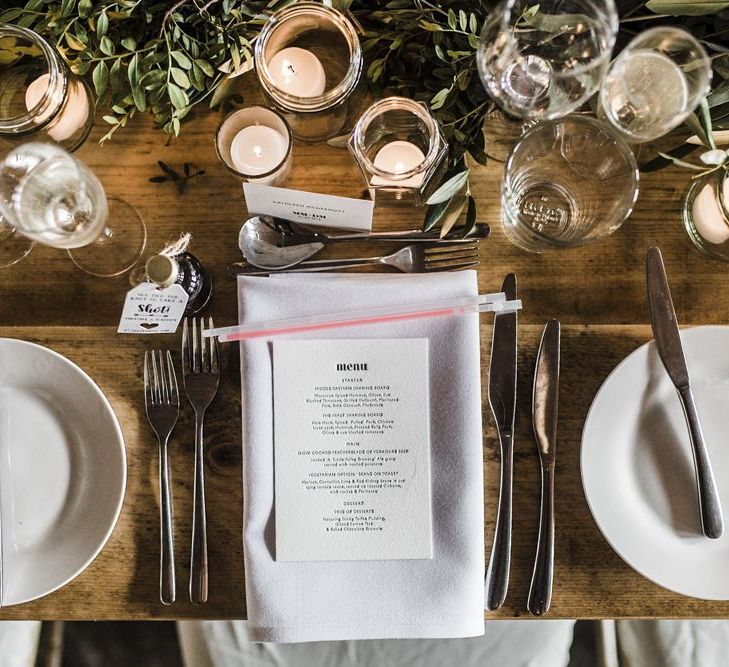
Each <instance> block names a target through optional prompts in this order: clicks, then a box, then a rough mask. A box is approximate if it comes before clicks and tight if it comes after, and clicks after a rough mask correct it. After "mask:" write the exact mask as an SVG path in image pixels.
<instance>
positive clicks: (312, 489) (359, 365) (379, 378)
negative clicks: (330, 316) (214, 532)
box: [273, 338, 433, 561]
mask: <svg viewBox="0 0 729 667" xmlns="http://www.w3.org/2000/svg"><path fill="white" fill-rule="evenodd" d="M273 369H274V370H273V378H274V443H275V452H274V470H275V472H274V476H275V493H276V560H277V561H321V560H386V559H410V558H432V556H433V546H432V522H431V521H432V519H431V481H430V403H429V388H428V340H427V339H425V338H422V339H420V338H418V339H396V340H382V339H379V340H378V339H370V340H305V341H304V340H302V341H298V340H278V341H274V343H273Z"/></svg>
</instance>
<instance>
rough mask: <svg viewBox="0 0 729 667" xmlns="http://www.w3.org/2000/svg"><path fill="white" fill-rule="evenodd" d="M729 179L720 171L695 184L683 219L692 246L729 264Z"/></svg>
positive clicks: (688, 198) (686, 199) (685, 203)
mask: <svg viewBox="0 0 729 667" xmlns="http://www.w3.org/2000/svg"><path fill="white" fill-rule="evenodd" d="M728 205H729V178H728V177H727V172H726V171H725V170H724V169H719V170H717V171H714V172H712V173H710V174H707V175H706V176H703V177H701V178H697V179H696V180H694V181H693V182H692V183H691V185H690V186H689V188H688V190H687V191H686V195H685V196H684V200H683V209H682V211H681V218H682V220H683V228H684V230H685V231H686V235H687V236H688V237H689V240H690V241H691V243H693V244H694V246H696V247H697V248H698V249H699V250H700V251H701V252H703V253H704V254H705V255H708V256H709V257H713V258H714V259H718V260H721V261H722V262H729V206H728Z"/></svg>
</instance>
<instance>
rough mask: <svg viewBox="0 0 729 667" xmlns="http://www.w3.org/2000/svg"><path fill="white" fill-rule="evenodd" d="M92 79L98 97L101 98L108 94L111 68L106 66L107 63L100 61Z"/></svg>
mask: <svg viewBox="0 0 729 667" xmlns="http://www.w3.org/2000/svg"><path fill="white" fill-rule="evenodd" d="M91 78H92V80H93V82H94V90H95V91H96V97H98V98H100V97H101V96H102V95H103V94H104V93H105V92H106V88H107V86H108V85H109V68H108V67H107V65H106V61H104V60H100V61H99V62H98V63H97V65H96V67H94V71H93V72H92V74H91Z"/></svg>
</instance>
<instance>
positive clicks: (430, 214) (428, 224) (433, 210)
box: [423, 199, 451, 232]
mask: <svg viewBox="0 0 729 667" xmlns="http://www.w3.org/2000/svg"><path fill="white" fill-rule="evenodd" d="M450 203H451V200H450V199H446V200H445V201H442V202H440V204H433V205H432V206H428V208H427V209H426V211H425V220H423V231H424V232H428V231H430V230H431V229H433V227H435V226H436V225H437V224H438V223H439V222H440V220H441V218H442V217H443V215H444V214H445V212H446V211H447V210H448V206H449V205H450Z"/></svg>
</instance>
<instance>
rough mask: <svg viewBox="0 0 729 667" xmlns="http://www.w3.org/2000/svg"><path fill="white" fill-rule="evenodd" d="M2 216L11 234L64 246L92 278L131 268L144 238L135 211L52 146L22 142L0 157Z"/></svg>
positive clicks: (68, 156) (0, 202)
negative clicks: (108, 193) (113, 196)
mask: <svg viewBox="0 0 729 667" xmlns="http://www.w3.org/2000/svg"><path fill="white" fill-rule="evenodd" d="M0 215H2V217H3V219H4V221H5V224H6V225H10V226H12V227H13V228H14V230H15V233H19V234H22V235H23V236H25V237H27V238H29V239H31V240H33V241H38V242H39V243H43V244H44V245H48V246H51V247H53V248H65V249H67V250H68V254H69V256H70V257H71V259H72V260H73V262H74V263H75V264H76V266H78V267H79V268H80V269H82V270H83V271H85V272H86V273H90V274H92V275H95V276H115V275H119V274H120V273H124V272H125V271H127V270H128V269H130V268H131V267H132V266H134V264H135V263H136V262H137V260H138V259H139V258H140V257H141V255H142V252H143V251H144V246H145V243H146V239H147V232H146V228H145V226H144V222H143V221H142V218H141V216H140V215H139V213H138V212H137V211H136V209H134V207H133V206H131V205H130V204H128V203H126V202H125V201H123V200H120V199H107V197H106V194H105V192H104V188H103V186H102V185H101V183H100V182H99V179H98V178H96V176H95V175H94V174H93V172H92V171H91V170H90V169H89V168H88V167H87V166H86V165H85V164H84V163H83V162H81V161H80V160H78V159H76V158H75V157H73V156H72V155H70V154H69V153H67V152H66V151H64V150H63V149H62V148H59V147H58V146H56V145H53V144H43V143H27V144H22V145H21V146H18V147H16V148H14V149H13V150H11V151H10V152H9V153H8V154H7V155H6V156H5V157H4V159H3V160H2V162H1V163H0Z"/></svg>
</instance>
